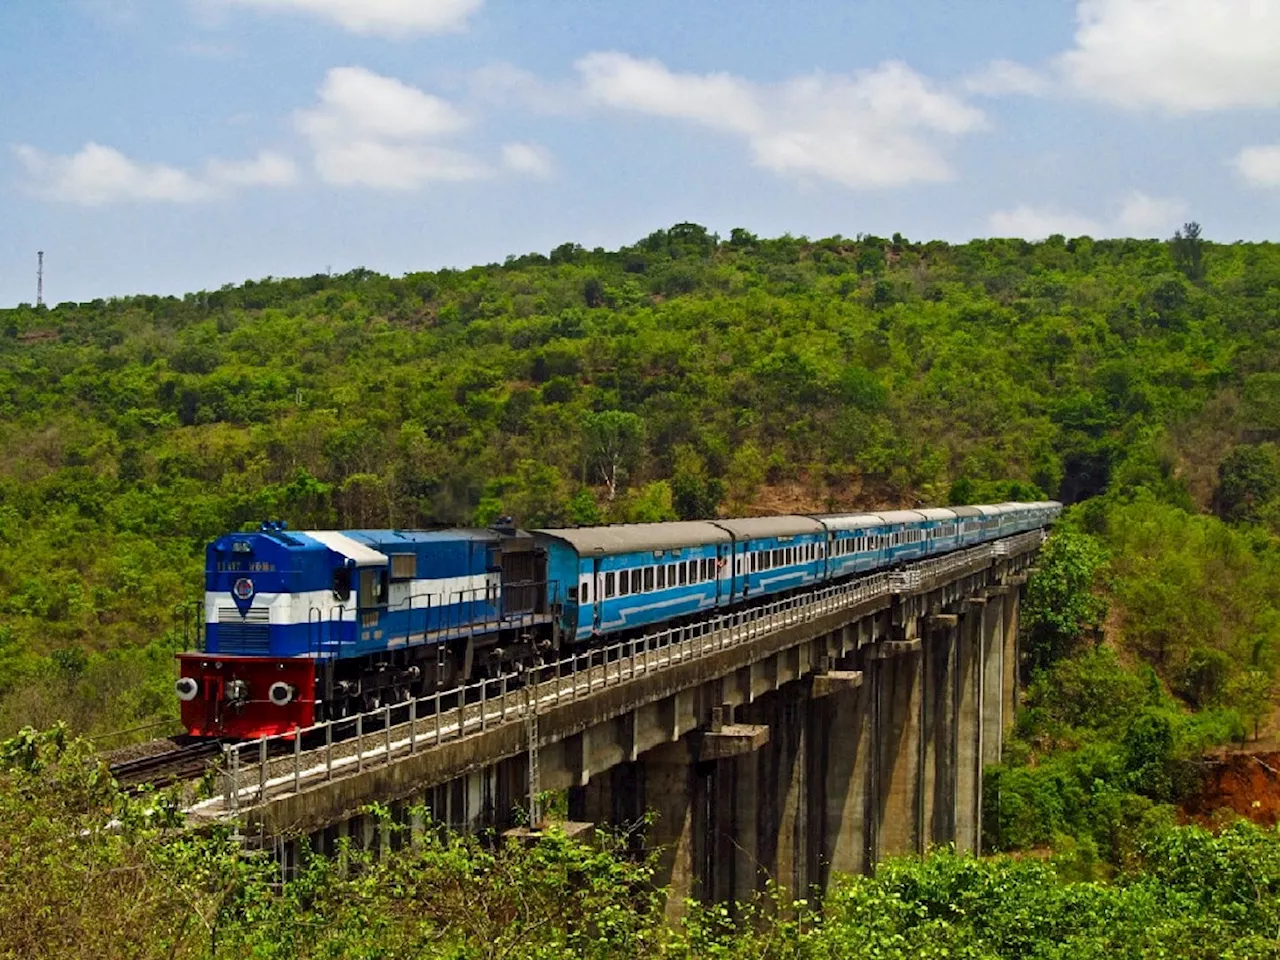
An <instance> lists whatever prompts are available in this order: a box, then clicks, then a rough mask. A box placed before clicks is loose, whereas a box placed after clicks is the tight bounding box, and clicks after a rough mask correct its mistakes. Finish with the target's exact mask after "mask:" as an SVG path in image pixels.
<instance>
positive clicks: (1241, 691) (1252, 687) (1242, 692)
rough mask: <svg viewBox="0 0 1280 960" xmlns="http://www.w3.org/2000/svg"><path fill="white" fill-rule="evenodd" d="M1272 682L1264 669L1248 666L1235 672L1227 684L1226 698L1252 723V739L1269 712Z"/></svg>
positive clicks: (1256, 735) (1256, 734) (1255, 737)
mask: <svg viewBox="0 0 1280 960" xmlns="http://www.w3.org/2000/svg"><path fill="white" fill-rule="evenodd" d="M1272 687H1273V682H1272V678H1271V675H1270V674H1269V673H1267V671H1265V670H1260V669H1258V668H1257V667H1250V668H1249V669H1247V670H1243V671H1241V672H1240V673H1238V674H1236V675H1235V676H1234V677H1232V678H1231V680H1230V681H1229V682H1228V684H1227V698H1228V700H1229V702H1230V703H1231V705H1232V706H1234V707H1235V708H1236V709H1237V710H1239V711H1240V715H1241V716H1243V717H1244V718H1245V719H1246V720H1248V721H1249V722H1250V723H1251V724H1252V725H1253V739H1255V740H1257V739H1258V728H1259V726H1260V725H1261V723H1262V718H1263V717H1265V716H1267V715H1268V714H1269V713H1270V712H1271V706H1272V704H1271V694H1272Z"/></svg>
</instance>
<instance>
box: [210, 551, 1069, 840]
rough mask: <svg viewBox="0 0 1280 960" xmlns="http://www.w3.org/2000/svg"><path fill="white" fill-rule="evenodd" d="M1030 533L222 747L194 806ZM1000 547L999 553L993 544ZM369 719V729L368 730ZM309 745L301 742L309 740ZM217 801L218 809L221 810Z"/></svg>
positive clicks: (455, 725)
mask: <svg viewBox="0 0 1280 960" xmlns="http://www.w3.org/2000/svg"><path fill="white" fill-rule="evenodd" d="M1043 539H1044V534H1043V532H1042V531H1039V530H1035V531H1030V532H1027V533H1023V534H1018V535H1016V536H1014V537H1010V538H1007V539H1005V540H1003V541H998V542H997V543H992V544H983V545H982V546H978V547H973V548H970V549H968V550H961V551H957V552H956V553H952V554H948V555H946V556H944V557H937V558H933V559H928V560H922V561H918V562H916V563H914V564H912V565H911V566H910V567H909V568H907V569H905V570H899V571H892V572H881V573H872V574H869V575H867V576H863V577H860V578H857V579H854V580H851V581H847V582H844V583H840V584H833V585H830V586H826V587H821V588H818V589H816V590H813V591H811V592H808V593H804V594H799V595H795V596H790V597H786V598H783V599H779V600H774V601H771V602H768V603H765V604H762V605H760V606H756V607H750V608H746V609H743V610H738V611H733V612H730V613H724V614H719V615H716V616H713V617H710V618H708V619H706V620H701V621H698V622H696V623H690V624H685V625H682V626H677V627H671V628H669V629H667V630H662V631H659V632H656V633H653V634H650V635H647V636H645V637H641V638H636V639H632V640H626V641H623V642H621V643H616V644H613V645H611V646H608V647H604V648H597V649H594V650H590V651H584V652H582V653H578V654H575V655H573V656H570V657H566V658H564V659H562V660H559V661H556V662H554V663H548V664H545V665H543V666H540V667H536V668H531V669H530V670H528V671H526V672H525V673H524V674H523V675H521V674H508V675H505V676H502V677H499V678H496V679H492V680H483V681H479V682H477V683H473V684H468V685H466V686H462V687H457V688H454V689H452V690H448V691H440V692H437V693H433V694H430V695H428V696H425V697H421V698H418V699H416V700H410V701H408V702H402V703H398V704H388V705H386V706H384V707H382V708H381V709H379V710H376V711H373V712H371V713H367V714H361V715H358V716H356V717H349V718H345V719H340V720H330V721H326V722H324V723H320V724H316V725H315V726H312V727H306V728H302V729H298V730H296V731H294V732H292V733H287V734H279V735H276V736H272V737H263V738H261V739H259V740H253V741H248V742H246V743H239V744H228V745H226V746H225V747H224V755H223V769H222V772H221V779H222V788H223V789H222V793H221V796H218V797H215V798H213V799H212V800H208V801H205V802H204V803H201V804H197V806H196V807H195V808H193V809H194V810H203V811H204V812H207V813H211V814H215V815H235V814H236V813H237V812H238V811H239V810H240V809H241V808H242V807H252V806H254V805H255V804H258V803H261V802H262V801H263V800H265V799H267V798H268V797H269V796H270V795H273V794H277V795H283V794H287V793H290V792H295V793H296V792H299V791H301V790H302V789H303V787H304V786H308V785H310V784H313V783H316V782H320V781H324V780H331V779H334V778H336V777H341V776H348V775H350V774H353V773H358V772H360V771H363V770H364V769H365V768H366V767H368V766H370V765H372V764H378V763H384V764H385V763H390V762H391V761H393V760H394V759H396V758H398V757H403V756H409V755H412V754H414V753H417V752H419V751H421V750H424V749H430V748H431V747H435V746H438V745H441V744H444V743H447V742H450V741H454V740H458V739H461V738H463V737H468V736H471V735H473V734H476V733H480V732H483V731H486V730H489V729H491V728H492V727H494V726H497V725H499V724H504V723H512V722H525V721H527V719H528V715H529V711H531V710H532V711H533V712H534V713H535V714H536V713H537V712H539V711H541V710H544V709H546V708H549V707H555V706H556V705H558V704H561V703H564V702H566V701H569V702H572V701H574V700H578V699H580V698H582V697H586V696H589V695H591V694H592V693H595V692H596V691H598V690H602V689H605V688H607V687H613V686H617V685H619V684H623V683H627V682H629V681H631V680H634V679H636V678H638V677H643V676H646V675H649V674H652V673H654V672H656V671H660V670H665V669H669V668H671V667H675V666H678V665H679V664H682V663H687V662H689V661H690V660H694V659H697V658H699V657H704V656H708V655H710V654H713V653H716V652H718V651H721V650H725V649H728V648H730V647H734V646H739V645H742V644H746V643H751V642H753V641H755V640H758V639H760V638H761V637H764V636H768V635H770V634H773V633H776V632H778V631H780V630H783V629H787V628H789V627H792V626H795V625H797V624H799V623H803V622H805V621H809V620H813V619H816V618H818V617H822V616H826V615H828V614H830V613H835V612H838V611H839V610H843V609H847V608H851V607H857V606H860V605H862V604H864V603H867V602H870V601H872V600H875V599H888V598H890V597H891V596H892V595H893V594H895V593H901V592H904V591H905V590H908V589H909V590H918V589H925V588H926V587H928V586H930V585H932V584H934V583H936V582H938V581H943V580H945V579H946V578H948V577H950V576H952V575H953V574H955V573H956V572H957V571H960V570H963V569H965V568H974V569H976V568H979V567H981V566H982V565H983V564H989V563H990V562H991V560H992V559H994V558H995V557H997V556H1014V555H1018V554H1021V553H1026V552H1029V551H1030V550H1033V549H1036V548H1037V547H1038V546H1039V545H1040V544H1041V543H1042V542H1043ZM997 547H999V548H1000V549H999V551H997ZM371 727H373V728H374V729H372V730H371V729H369V728H371ZM304 742H305V743H306V746H305V747H304ZM214 808H217V809H216V810H215V809H214Z"/></svg>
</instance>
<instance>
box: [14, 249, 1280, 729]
mask: <svg viewBox="0 0 1280 960" xmlns="http://www.w3.org/2000/svg"><path fill="white" fill-rule="evenodd" d="M1278 308H1280V247H1277V246H1274V245H1270V244H1233V245H1216V244H1209V243H1204V242H1201V241H1199V240H1198V239H1197V240H1185V239H1184V240H1182V241H1179V242H1178V243H1166V242H1160V241H1136V240H1115V241H1094V240H1090V239H1088V238H1079V239H1075V240H1070V241H1068V240H1065V239H1064V238H1062V237H1053V238H1050V239H1049V240H1048V241H1046V242H1044V243H1039V244H1031V243H1026V242H1022V241H1017V240H989V241H975V242H973V243H969V244H965V245H961V246H952V245H947V244H944V243H912V242H909V241H907V240H905V239H903V238H902V237H898V236H895V237H893V238H892V239H889V240H886V239H883V238H877V237H866V236H863V237H858V238H856V239H847V238H841V237H834V238H830V239H826V240H818V241H811V240H807V239H804V238H793V237H782V238H778V239H761V238H757V237H755V236H753V235H751V234H749V233H747V232H746V231H743V230H734V231H733V232H732V234H731V235H730V237H729V238H727V239H723V238H718V237H716V236H713V235H711V234H709V233H708V232H707V231H706V230H704V229H703V228H701V227H698V226H696V225H693V224H680V225H677V226H675V227H673V228H671V229H670V230H665V231H659V232H657V233H654V234H653V235H651V236H649V237H647V238H645V239H644V240H642V241H640V242H639V243H637V244H635V245H634V246H630V247H625V248H623V249H621V250H618V251H604V250H594V251H587V250H583V249H582V248H580V247H578V246H575V245H573V244H566V245H564V246H561V247H558V248H557V249H555V250H554V251H552V252H551V254H550V256H542V255H537V254H534V255H529V256H524V257H517V258H511V259H509V260H508V261H507V262H506V263H504V264H500V265H498V264H494V265H490V266H486V267H476V268H474V269H470V270H465V271H457V270H443V271H439V272H435V273H419V274H410V275H408V276H405V277H403V278H399V279H392V278H387V277H383V276H379V275H377V274H375V273H372V272H370V271H367V270H355V271H352V272H350V273H347V274H343V275H341V276H333V277H330V276H325V275H319V276H315V277H310V278H304V279H295V280H276V279H267V280H264V281H260V282H248V283H245V284H243V285H241V286H239V287H231V286H228V287H226V288H224V289H221V290H217V291H212V292H202V293H195V294H190V295H188V296H186V297H183V298H181V299H179V298H173V297H147V296H142V297H132V298H126V299H119V300H111V301H96V302H93V303H86V304H78V305H77V304H63V305H60V306H58V307H57V308H55V309H51V310H43V309H33V308H29V307H20V308H18V309H16V310H7V311H0V442H2V443H3V448H4V449H5V450H6V451H9V456H8V457H6V458H4V461H3V462H2V463H0V730H13V729H16V728H17V727H19V726H21V725H22V724H24V723H34V724H36V725H37V726H45V725H47V724H48V723H50V722H52V721H53V720H54V719H55V718H58V717H63V718H68V719H70V720H71V722H72V724H73V727H74V729H76V730H79V731H87V732H103V731H107V730H117V729H121V728H125V727H129V726H131V725H133V724H136V723H140V722H145V721H146V720H148V719H150V718H152V717H155V716H163V715H172V711H173V706H172V703H171V699H172V698H171V696H170V685H169V684H170V680H171V677H172V670H171V665H170V656H171V654H172V652H173V651H174V650H175V649H178V648H180V647H182V646H183V645H184V643H185V642H188V641H185V640H184V638H183V632H182V629H181V623H182V618H181V616H180V615H179V613H178V612H177V609H176V608H178V606H179V604H180V603H189V602H190V601H192V600H195V599H196V598H197V597H198V596H199V591H200V587H201V584H200V571H201V567H202V557H201V553H200V549H201V547H202V545H203V544H204V543H205V542H206V541H208V540H209V539H211V538H212V537H214V536H216V535H217V534H219V533H221V532H224V531H226V530H228V529H234V528H240V527H242V526H244V525H246V524H253V523H255V522H257V521H259V520H262V519H264V518H268V517H270V518H281V519H285V520H287V521H289V522H290V523H291V524H292V525H294V526H299V527H326V526H339V527H360V526H366V527H377V526H385V525H394V526H414V525H422V524H427V523H432V522H440V523H460V522H479V523H484V522H488V521H490V520H492V519H493V518H494V517H496V516H498V515H500V514H511V515H514V516H515V517H516V518H517V519H518V520H519V521H520V522H521V523H524V524H529V525H533V524H562V523H594V522H599V521H601V520H606V521H610V520H659V519H666V518H672V517H677V516H679V517H697V516H709V515H713V514H715V513H717V512H719V513H721V514H724V513H732V514H737V513H752V512H755V513H769V512H780V511H786V510H825V509H836V508H847V507H872V506H883V505H889V504H892V505H913V504H944V503H948V502H981V501H991V500H1000V499H1007V498H1015V497H1016V498H1025V497H1038V496H1041V495H1045V494H1047V495H1054V496H1058V497H1061V498H1063V499H1065V500H1068V501H1075V500H1079V499H1082V498H1085V497H1089V496H1092V495H1096V494H1100V493H1103V492H1104V491H1107V492H1109V495H1110V496H1111V497H1112V498H1113V499H1115V500H1116V501H1117V502H1119V501H1121V500H1125V499H1128V500H1132V499H1133V497H1134V496H1137V495H1138V493H1139V492H1142V495H1144V496H1147V497H1149V498H1152V499H1153V500H1155V501H1158V502H1159V503H1160V504H1162V505H1164V506H1162V509H1182V510H1191V511H1194V510H1208V509H1210V508H1212V509H1215V510H1216V511H1217V512H1218V513H1219V514H1220V515H1221V516H1223V517H1226V518H1228V519H1229V520H1230V521H1231V522H1233V523H1236V524H1246V525H1248V524H1255V525H1257V524H1261V525H1263V526H1254V527H1251V528H1250V529H1256V530H1258V531H1259V532H1258V533H1256V537H1257V538H1258V539H1257V541H1256V543H1257V545H1258V550H1261V551H1262V554H1265V555H1266V556H1269V554H1268V551H1269V550H1270V549H1271V548H1270V546H1269V544H1270V540H1269V539H1268V536H1267V534H1266V533H1265V532H1261V531H1263V530H1264V529H1265V525H1266V524H1268V523H1271V522H1272V521H1273V518H1274V519H1275V521H1276V522H1280V506H1277V504H1278V503H1280V484H1277V482H1276V480H1275V477H1276V476H1277V474H1276V471H1275V470H1274V469H1273V466H1272V465H1273V464H1274V463H1275V462H1276V460H1277V457H1280V453H1278V452H1277V448H1276V447H1275V446H1274V445H1273V443H1274V441H1275V440H1276V439H1280V363H1277V360H1278V359H1280V330H1278V329H1277V324H1276V322H1275V321H1276V315H1277V309H1278ZM1220 471H1221V476H1220ZM1135 510H1136V508H1135ZM1134 516H1135V517H1137V516H1138V514H1137V513H1135V514H1134ZM1135 522H1137V521H1136V520H1135ZM1170 522H1172V523H1175V524H1176V521H1170ZM1116 529H1117V531H1126V530H1130V527H1129V526H1126V525H1124V524H1120V525H1119V526H1117V527H1116ZM1095 532H1101V527H1098V528H1097V529H1096V530H1095ZM1108 535H1109V534H1108ZM1116 535H1117V536H1119V535H1120V534H1119V533H1117V534H1116ZM1125 535H1126V536H1128V534H1125ZM1133 535H1134V536H1137V533H1136V528H1135V532H1134V533H1133ZM1251 536H1255V535H1251ZM1128 543H1130V541H1128V540H1126V541H1124V544H1128ZM1135 543H1136V541H1135ZM1124 549H1128V547H1127V546H1122V550H1124ZM1246 552H1250V553H1251V555H1252V556H1254V557H1255V558H1256V562H1257V563H1259V564H1261V565H1262V566H1261V567H1260V569H1262V570H1264V569H1265V567H1266V566H1267V565H1268V564H1272V563H1274V561H1273V560H1269V559H1266V556H1262V555H1260V554H1258V552H1257V550H1253V549H1252V548H1249V549H1248V550H1246ZM1188 559H1189V561H1195V560H1197V559H1198V558H1197V557H1195V556H1192V555H1188ZM1241 562H1243V561H1241ZM1264 575H1265V574H1264V573H1260V574H1259V576H1264ZM1219 586H1220V589H1223V590H1229V589H1232V584H1230V583H1227V584H1220V585H1219ZM1126 599H1127V600H1131V601H1133V602H1142V601H1143V600H1144V597H1143V596H1136V595H1135V596H1133V597H1129V598H1126ZM1157 599H1158V598H1156V597H1153V596H1146V597H1145V600H1147V601H1149V602H1151V603H1152V604H1154V605H1156V606H1158V605H1159V604H1158V602H1157ZM1268 602H1269V601H1268ZM1267 609H1268V610H1270V609H1272V608H1271V607H1268V608H1267ZM1250 615H1251V616H1253V617H1254V618H1255V619H1256V620H1257V621H1258V622H1257V624H1256V626H1257V631H1260V633H1259V635H1260V636H1265V637H1268V638H1269V636H1270V631H1271V630H1272V629H1273V627H1272V625H1271V623H1270V621H1269V620H1268V619H1267V617H1268V616H1269V615H1268V614H1264V613H1258V612H1257V611H1253V612H1251V614H1250ZM1175 626H1177V625H1176V624H1169V625H1168V626H1167V629H1166V633H1167V632H1168V630H1172V629H1173V628H1174V627H1175ZM1162 629H1164V628H1162ZM1232 629H1233V628H1232V627H1230V626H1228V625H1224V624H1220V625H1219V626H1218V627H1216V628H1215V630H1216V633H1214V634H1213V635H1212V636H1208V635H1207V636H1205V637H1196V638H1191V639H1188V638H1186V637H1182V636H1178V637H1174V638H1172V639H1171V640H1170V639H1169V638H1167V637H1166V638H1165V639H1164V640H1162V639H1161V637H1159V636H1155V635H1144V637H1143V638H1141V639H1140V643H1141V644H1143V645H1144V647H1143V649H1145V645H1147V644H1156V645H1159V644H1161V643H1170V642H1171V643H1173V644H1174V645H1175V646H1176V645H1177V644H1179V643H1183V644H1186V643H1190V644H1192V645H1194V646H1197V647H1203V648H1205V649H1215V650H1221V651H1222V652H1223V653H1225V654H1227V655H1229V656H1236V655H1237V654H1238V653H1239V651H1240V650H1241V649H1243V647H1242V646H1241V645H1242V644H1244V645H1245V646H1247V643H1248V642H1252V640H1251V639H1249V638H1252V637H1253V636H1254V633H1249V635H1248V638H1245V637H1244V634H1243V633H1242V634H1241V636H1240V637H1236V638H1234V639H1231V638H1227V637H1225V636H1223V635H1222V634H1223V633H1224V631H1225V632H1230V631H1231V630H1232ZM1257 631H1255V632H1257ZM1267 642H1268V644H1269V642H1270V641H1269V639H1268V641H1267ZM1163 656H1165V661H1167V662H1161V663H1160V664H1157V665H1158V666H1159V667H1160V668H1161V669H1162V670H1166V672H1167V671H1173V672H1176V671H1177V670H1178V669H1181V659H1180V658H1181V657H1182V655H1181V654H1179V653H1177V651H1176V650H1173V649H1172V648H1170V649H1169V650H1168V651H1166V654H1164V655H1163ZM1267 656H1270V654H1267ZM1269 662H1270V661H1268V663H1269ZM1168 676H1169V677H1170V679H1171V680H1172V679H1173V675H1172V673H1168Z"/></svg>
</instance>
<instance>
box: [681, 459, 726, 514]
mask: <svg viewBox="0 0 1280 960" xmlns="http://www.w3.org/2000/svg"><path fill="white" fill-rule="evenodd" d="M671 494H672V500H673V504H674V506H675V511H676V513H677V514H678V515H679V516H680V519H681V520H706V519H710V518H713V517H715V515H716V510H717V508H718V507H719V506H720V501H721V500H722V499H723V498H724V483H723V481H721V480H720V479H719V478H718V477H711V476H708V474H707V466H706V463H705V462H704V461H703V459H702V457H701V455H699V453H698V452H697V451H696V450H694V449H693V448H692V447H690V446H686V445H682V446H680V447H677V448H676V453H675V472H674V474H673V475H672V477H671Z"/></svg>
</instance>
